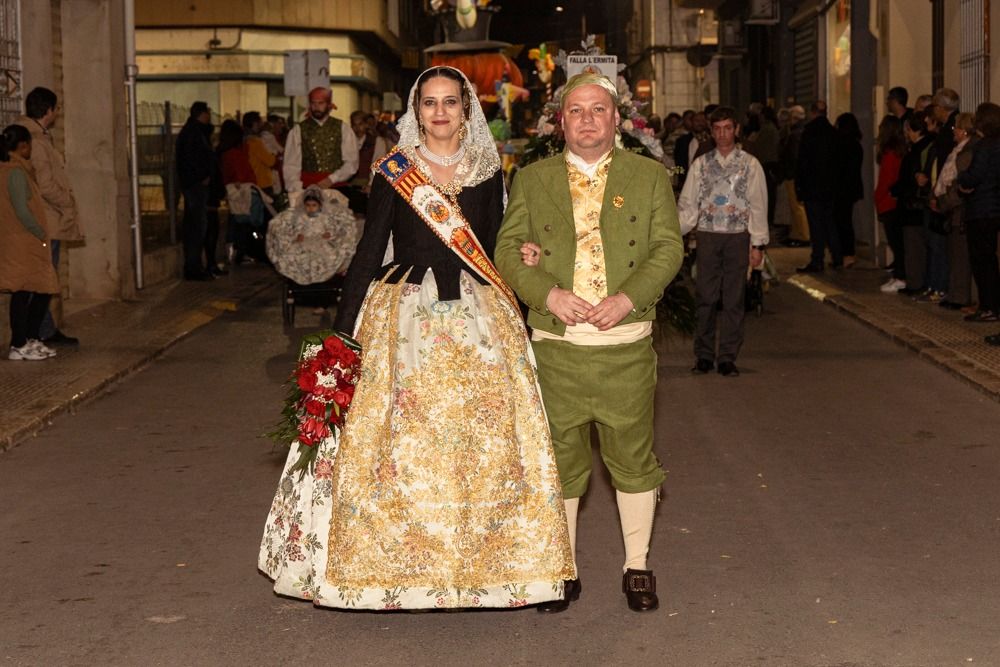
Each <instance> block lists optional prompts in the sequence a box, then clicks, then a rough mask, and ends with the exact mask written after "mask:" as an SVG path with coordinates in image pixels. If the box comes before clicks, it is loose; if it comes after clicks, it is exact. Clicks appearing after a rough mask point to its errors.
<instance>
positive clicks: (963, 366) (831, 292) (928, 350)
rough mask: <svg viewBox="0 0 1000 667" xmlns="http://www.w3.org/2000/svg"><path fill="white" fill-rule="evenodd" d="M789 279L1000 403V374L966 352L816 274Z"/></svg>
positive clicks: (817, 297) (790, 281) (805, 290)
mask: <svg viewBox="0 0 1000 667" xmlns="http://www.w3.org/2000/svg"><path fill="white" fill-rule="evenodd" d="M785 282H787V283H789V284H791V285H794V286H795V287H797V288H799V289H800V290H802V291H804V292H805V293H806V294H808V295H809V296H811V297H813V298H814V299H817V300H819V301H822V302H823V303H825V304H826V305H828V306H830V307H832V308H834V309H835V310H837V311H839V312H841V313H844V314H846V315H849V316H850V317H851V318H853V319H855V320H857V321H858V322H861V323H862V324H864V325H866V326H867V327H868V328H870V329H873V330H875V331H877V332H879V333H881V334H882V335H884V336H886V337H887V338H889V339H890V340H892V341H893V342H895V343H897V344H898V345H901V346H903V347H905V348H907V349H909V350H911V351H913V352H916V353H917V355H918V356H919V357H920V358H922V359H926V360H927V361H930V362H931V363H932V364H934V365H936V366H938V367H939V368H942V369H944V370H945V371H947V372H948V373H949V374H950V375H952V376H953V377H955V378H958V379H959V380H961V381H963V382H965V383H966V384H968V385H970V386H972V387H973V388H975V389H977V390H979V391H980V392H982V393H983V394H985V395H986V396H988V397H989V398H991V399H993V400H994V401H998V402H1000V375H997V374H996V373H994V372H993V371H991V370H990V369H988V368H984V367H983V366H981V365H979V364H976V363H975V362H973V361H972V360H970V359H968V358H966V357H964V356H963V355H961V354H959V353H956V352H954V351H953V350H950V349H948V348H947V347H944V346H941V345H939V344H938V343H937V341H935V340H934V339H932V338H929V337H927V336H925V335H924V334H922V333H920V332H919V331H915V330H914V329H912V328H910V327H908V326H905V325H901V324H899V323H898V322H895V321H894V320H892V318H889V317H885V316H884V315H882V314H881V313H880V312H878V311H875V310H872V309H871V308H868V307H867V306H865V305H863V304H861V303H858V302H857V301H855V300H854V299H852V298H851V296H850V294H847V293H845V292H843V291H842V290H840V289H838V288H837V287H835V286H833V285H831V284H829V283H827V282H825V281H823V280H821V279H819V278H815V277H813V276H799V275H796V276H792V277H791V278H788V279H787V280H786V281H785Z"/></svg>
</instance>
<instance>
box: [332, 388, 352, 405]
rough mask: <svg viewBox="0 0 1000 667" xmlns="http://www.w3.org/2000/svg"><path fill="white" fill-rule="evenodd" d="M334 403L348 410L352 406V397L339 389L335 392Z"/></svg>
mask: <svg viewBox="0 0 1000 667" xmlns="http://www.w3.org/2000/svg"><path fill="white" fill-rule="evenodd" d="M333 402H334V403H336V404H337V405H339V406H340V407H341V408H347V406H348V405H350V404H351V395H350V394H348V393H347V392H346V391H342V390H340V389H338V390H337V391H335V392H333Z"/></svg>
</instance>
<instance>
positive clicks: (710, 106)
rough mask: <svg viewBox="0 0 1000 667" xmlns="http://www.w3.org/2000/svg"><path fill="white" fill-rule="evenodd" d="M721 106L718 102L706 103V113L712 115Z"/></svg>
mask: <svg viewBox="0 0 1000 667" xmlns="http://www.w3.org/2000/svg"><path fill="white" fill-rule="evenodd" d="M718 108H719V105H718V104H706V105H705V115H706V116H711V115H712V112H713V111H715V110H716V109H718Z"/></svg>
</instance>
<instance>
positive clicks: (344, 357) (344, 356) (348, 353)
mask: <svg viewBox="0 0 1000 667" xmlns="http://www.w3.org/2000/svg"><path fill="white" fill-rule="evenodd" d="M338 361H340V365H341V366H343V367H344V368H351V367H352V366H354V364H355V363H357V361H358V355H357V353H356V352H355V351H354V350H352V349H350V348H348V347H345V348H344V351H343V352H341V353H340V357H339V358H338Z"/></svg>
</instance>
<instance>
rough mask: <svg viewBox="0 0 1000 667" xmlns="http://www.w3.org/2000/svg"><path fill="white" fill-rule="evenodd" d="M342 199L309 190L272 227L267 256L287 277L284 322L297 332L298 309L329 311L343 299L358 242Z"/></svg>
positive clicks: (282, 308) (330, 193) (348, 210)
mask: <svg viewBox="0 0 1000 667" xmlns="http://www.w3.org/2000/svg"><path fill="white" fill-rule="evenodd" d="M343 199H344V197H343V195H341V194H340V193H337V192H335V191H333V190H325V191H324V190H320V189H319V188H316V187H310V188H309V189H307V190H306V191H305V193H303V195H302V197H300V198H298V201H297V202H296V203H295V205H294V206H293V207H292V208H289V209H287V210H285V211H283V212H282V213H280V214H279V215H278V216H277V217H276V218H274V219H273V220H272V221H271V224H270V228H269V230H268V235H267V256H268V258H270V260H271V262H272V263H273V264H274V268H275V269H276V270H277V271H278V273H280V274H281V275H283V276H284V277H285V283H284V285H283V286H282V291H281V319H282V321H283V322H284V324H285V325H286V326H294V324H295V308H296V306H300V305H301V306H309V307H313V308H317V307H320V308H330V307H332V306H334V305H336V303H337V300H338V299H339V298H340V292H341V288H342V286H343V281H344V272H346V271H347V267H348V266H349V265H350V263H351V259H353V257H354V249H355V246H356V245H357V242H358V236H359V234H358V225H357V221H356V220H355V218H354V214H353V213H351V210H350V209H349V208H347V206H346V203H345V202H344V201H342V200H343Z"/></svg>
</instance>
